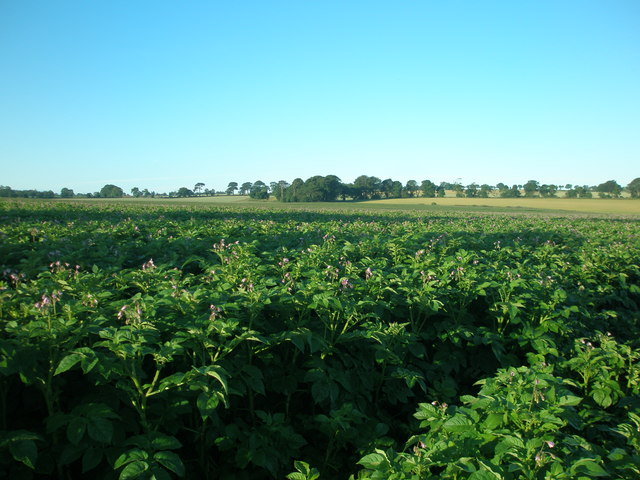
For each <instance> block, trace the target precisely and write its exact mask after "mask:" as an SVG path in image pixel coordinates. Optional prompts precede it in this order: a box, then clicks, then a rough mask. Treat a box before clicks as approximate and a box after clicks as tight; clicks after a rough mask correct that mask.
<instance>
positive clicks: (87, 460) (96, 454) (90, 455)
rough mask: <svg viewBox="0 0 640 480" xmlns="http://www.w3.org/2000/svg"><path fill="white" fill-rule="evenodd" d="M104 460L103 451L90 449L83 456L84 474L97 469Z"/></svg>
mask: <svg viewBox="0 0 640 480" xmlns="http://www.w3.org/2000/svg"><path fill="white" fill-rule="evenodd" d="M100 460H102V450H100V449H98V448H88V449H87V451H86V452H84V455H83V456H82V473H86V472H88V471H89V470H91V469H93V468H95V467H96V466H98V464H99V463H100Z"/></svg>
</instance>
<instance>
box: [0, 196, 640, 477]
mask: <svg viewBox="0 0 640 480" xmlns="http://www.w3.org/2000/svg"><path fill="white" fill-rule="evenodd" d="M639 322H640V220H638V218H637V217H636V218H624V217H615V218H613V217H609V218H596V217H590V216H536V215H514V214H499V215H498V214H464V213H455V212H451V213H441V214H433V213H432V214H430V213H428V212H420V213H412V212H382V213H375V212H368V213H367V212H360V213H355V212H346V211H345V212H339V211H303V210H297V211H277V210H267V209H233V208H231V207H203V206H193V205H192V206H188V205H185V206H149V205H133V206H131V205H127V204H126V202H122V203H120V204H109V203H106V202H105V203H104V204H99V203H95V204H82V203H75V204H72V203H62V202H22V203H18V202H12V201H5V202H0V329H1V334H0V477H1V478H7V479H9V478H10V479H45V478H47V479H49V478H57V479H81V478H91V479H121V480H126V479H137V478H141V479H151V478H155V479H157V480H165V479H170V478H185V479H225V480H226V479H228V480H231V479H240V480H243V479H247V480H248V479H252V480H255V479H284V478H289V479H291V480H304V479H307V480H311V479H316V478H320V479H345V480H347V479H349V478H353V479H381V480H382V479H385V480H386V479H407V480H409V479H416V480H417V479H471V480H489V479H508V480H511V479H514V480H515V479H581V478H584V479H588V478H596V477H603V478H612V479H616V478H623V479H637V478H640V396H639V393H640V350H639V349H638V347H639V344H640V326H639Z"/></svg>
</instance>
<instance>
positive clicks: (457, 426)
mask: <svg viewBox="0 0 640 480" xmlns="http://www.w3.org/2000/svg"><path fill="white" fill-rule="evenodd" d="M442 429H443V430H444V431H445V432H468V431H469V430H472V429H473V424H472V423H471V420H470V419H469V418H467V417H465V416H463V415H455V416H453V417H451V418H450V419H448V420H447V421H445V422H444V423H443V424H442Z"/></svg>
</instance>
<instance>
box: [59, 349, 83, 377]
mask: <svg viewBox="0 0 640 480" xmlns="http://www.w3.org/2000/svg"><path fill="white" fill-rule="evenodd" d="M80 360H82V356H81V355H78V354H77V353H72V354H70V355H67V356H66V357H64V358H63V359H62V360H60V363H59V364H58V368H56V371H55V372H54V373H53V374H54V375H59V374H60V373H64V372H66V371H67V370H70V369H72V368H73V367H74V366H75V364H76V363H78V362H79V361H80Z"/></svg>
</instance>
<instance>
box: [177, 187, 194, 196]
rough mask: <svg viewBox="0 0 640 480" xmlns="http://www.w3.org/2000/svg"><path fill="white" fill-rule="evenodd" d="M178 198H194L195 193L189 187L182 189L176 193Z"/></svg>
mask: <svg viewBox="0 0 640 480" xmlns="http://www.w3.org/2000/svg"><path fill="white" fill-rule="evenodd" d="M176 196H178V197H193V191H192V190H189V189H188V188H187V187H180V188H179V189H178V191H177V193H176Z"/></svg>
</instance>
